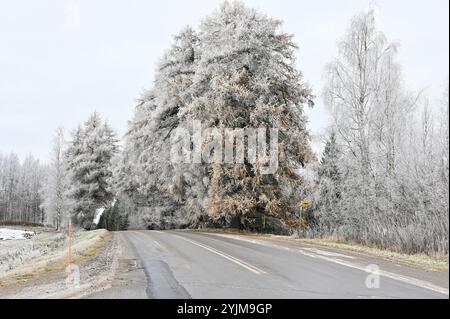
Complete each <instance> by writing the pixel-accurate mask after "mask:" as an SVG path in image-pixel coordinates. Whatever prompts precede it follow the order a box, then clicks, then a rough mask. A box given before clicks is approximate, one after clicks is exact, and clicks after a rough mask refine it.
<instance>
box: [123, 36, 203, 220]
mask: <svg viewBox="0 0 450 319" xmlns="http://www.w3.org/2000/svg"><path fill="white" fill-rule="evenodd" d="M197 42H198V39H197V36H196V33H195V31H194V30H193V29H192V28H190V27H187V28H185V29H184V30H183V31H182V32H180V33H179V34H178V35H176V36H175V37H174V43H173V45H172V47H171V48H170V49H169V50H168V51H167V52H166V53H165V55H164V57H163V58H162V59H161V61H160V63H159V65H158V69H157V72H156V77H155V81H154V87H153V88H152V89H151V90H148V91H146V92H145V93H144V94H143V95H142V97H141V99H140V101H139V105H138V106H137V107H136V111H135V116H134V119H133V120H132V121H131V122H130V123H129V129H128V132H127V135H126V140H125V145H124V151H123V154H122V155H121V160H120V162H121V163H119V165H118V166H117V168H116V170H117V174H115V181H116V182H115V183H116V185H117V186H119V188H120V191H121V193H126V194H127V196H128V197H131V198H133V200H134V201H135V203H136V204H137V205H138V206H139V207H142V209H140V215H141V219H142V220H143V222H144V223H145V224H147V225H149V224H153V223H154V222H153V220H155V219H156V220H158V221H160V222H161V223H163V224H166V225H167V226H168V227H171V226H172V227H177V226H180V225H182V224H185V223H186V217H187V216H186V213H185V211H184V210H183V207H182V206H183V204H184V203H185V201H186V200H187V201H189V200H190V197H186V196H184V195H185V194H183V187H182V184H183V182H182V180H183V176H182V174H181V173H180V167H175V166H174V165H173V163H172V162H171V160H170V150H171V145H170V135H171V133H172V132H173V131H174V130H175V129H176V128H177V127H179V126H182V125H183V124H182V119H181V118H180V116H179V113H180V110H181V109H182V108H184V107H185V106H186V105H187V104H188V103H190V100H191V98H190V94H189V88H190V86H191V84H192V78H193V75H194V72H195V63H196V46H197ZM177 186H179V187H177ZM155 216H156V217H155ZM157 223H158V222H157Z"/></svg>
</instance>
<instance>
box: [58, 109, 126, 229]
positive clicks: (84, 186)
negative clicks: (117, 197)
mask: <svg viewBox="0 0 450 319" xmlns="http://www.w3.org/2000/svg"><path fill="white" fill-rule="evenodd" d="M116 152H117V141H116V138H115V134H114V132H113V130H112V129H111V128H110V127H109V125H108V124H107V123H106V122H104V121H103V120H102V119H101V118H100V116H99V114H98V113H94V114H93V115H92V116H91V117H90V118H89V119H88V121H87V122H85V123H84V125H83V126H82V127H78V128H77V130H75V132H74V133H73V139H72V142H71V145H70V146H69V148H68V150H67V152H66V158H67V163H68V170H69V173H70V177H71V183H72V187H71V191H70V196H71V198H72V199H73V202H74V206H73V208H72V215H73V217H74V221H75V222H76V223H78V224H79V225H80V226H82V227H85V228H90V227H91V224H92V221H93V218H94V215H95V211H96V209H98V208H100V207H104V206H107V205H108V204H109V203H110V202H111V201H112V199H113V197H114V195H113V192H112V190H111V188H110V179H111V177H112V165H111V161H112V158H113V156H114V154H115V153H116Z"/></svg>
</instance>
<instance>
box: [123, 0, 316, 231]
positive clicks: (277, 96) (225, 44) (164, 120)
mask: <svg viewBox="0 0 450 319" xmlns="http://www.w3.org/2000/svg"><path fill="white" fill-rule="evenodd" d="M280 27H281V22H280V21H278V20H274V19H271V18H269V17H267V16H265V15H263V14H261V13H259V12H257V11H256V10H253V9H250V8H247V7H245V6H244V5H243V4H242V3H239V2H236V3H233V4H229V3H228V2H226V3H224V4H223V5H222V6H221V8H220V9H219V10H218V11H216V12H215V13H214V14H213V15H211V16H209V17H207V18H206V19H205V20H204V21H203V22H202V24H201V26H200V28H199V32H198V33H197V32H195V31H194V30H192V29H191V28H186V29H185V30H183V31H182V32H181V33H180V34H178V35H177V36H176V37H175V41H174V44H173V45H172V47H171V48H170V49H169V50H168V51H167V52H166V54H165V55H164V57H163V58H162V60H161V63H160V64H159V66H158V69H157V72H156V76H155V82H154V86H153V87H152V88H151V89H150V90H148V91H146V93H144V94H143V97H142V99H141V101H140V104H139V105H138V107H137V108H136V113H135V117H134V119H133V121H131V122H130V125H129V132H128V134H127V136H126V143H125V146H124V153H123V154H122V156H121V159H120V160H119V162H120V164H119V165H118V166H117V168H116V171H117V172H118V174H116V177H117V178H116V184H117V185H119V186H120V187H121V188H122V190H123V191H127V190H128V193H129V194H132V197H133V198H135V202H136V203H137V204H138V205H139V206H143V208H142V209H141V213H140V214H141V216H143V219H145V220H144V222H145V223H146V224H147V225H149V224H153V223H155V224H158V223H159V226H156V227H166V226H164V225H161V224H167V223H170V222H171V220H172V221H174V220H177V221H176V222H175V223H178V226H180V225H181V224H190V225H197V224H201V223H204V222H207V221H208V220H210V219H213V220H216V221H218V222H220V223H221V224H225V225H228V224H229V223H230V222H231V220H235V221H237V222H238V223H241V222H242V220H241V217H243V216H244V215H246V216H251V217H255V216H256V217H261V216H262V215H272V216H274V217H276V218H279V219H282V220H283V221H287V220H288V219H289V218H288V217H294V215H293V212H294V209H295V208H294V205H295V204H294V203H295V200H296V198H295V197H296V196H295V194H296V189H297V188H298V187H300V185H301V177H300V175H299V174H297V169H298V168H300V167H301V166H302V165H303V164H305V163H306V162H307V161H308V160H310V159H311V158H312V155H311V151H310V149H309V137H308V133H307V131H306V128H305V126H306V118H305V116H304V113H303V108H304V107H305V106H306V105H311V104H312V102H311V99H312V95H311V92H310V90H309V89H308V87H307V86H306V85H305V83H304V82H303V80H302V75H301V73H300V72H299V71H298V70H297V69H296V61H295V50H296V48H297V47H296V45H295V43H294V42H293V41H292V36H291V35H288V34H285V33H283V32H281V31H280ZM194 121H201V124H202V127H203V128H208V129H218V130H219V131H220V132H222V133H223V132H224V131H225V129H242V130H245V129H247V128H267V129H271V128H275V129H278V130H279V135H278V138H277V139H276V140H275V141H273V139H272V142H274V143H275V144H276V145H277V146H280V150H279V154H278V150H277V154H276V155H279V158H280V162H279V163H278V162H277V163H276V165H277V167H278V164H279V167H278V168H279V169H278V170H275V172H273V173H272V174H267V175H264V174H261V171H260V169H259V165H260V164H261V163H262V161H261V162H259V163H253V162H251V161H248V160H247V161H245V162H244V163H237V164H236V165H235V164H223V163H215V164H214V163H210V162H208V161H200V162H198V161H195V160H193V158H191V161H190V162H189V161H187V162H174V161H172V160H171V157H170V155H171V153H170V151H171V147H172V146H174V145H178V144H181V143H183V141H184V137H185V136H183V135H179V134H178V129H180V128H182V129H184V132H189V133H190V134H192V135H193V140H194V141H197V142H198V141H199V140H201V139H202V137H205V136H198V135H195V134H197V133H198V132H195V130H194ZM194 133H195V134H194ZM268 138H269V134H267V136H261V137H260V139H261V140H262V141H261V142H263V141H264V142H269V140H268ZM194 141H192V142H194ZM209 142H210V140H209V139H208V137H206V139H205V140H204V143H203V145H201V144H200V149H206V148H208V147H209ZM261 144H262V143H261ZM193 148H195V149H196V150H197V151H198V148H196V146H193ZM191 150H193V149H191ZM247 150H248V146H247ZM130 163H132V164H130ZM130 173H131V174H130ZM149 203H152V205H151V207H148V206H150V205H149ZM145 206H147V207H145ZM180 213H181V216H178V217H177V216H175V215H177V214H178V215H180ZM183 217H184V218H183ZM169 226H170V225H169Z"/></svg>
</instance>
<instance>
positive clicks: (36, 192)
mask: <svg viewBox="0 0 450 319" xmlns="http://www.w3.org/2000/svg"><path fill="white" fill-rule="evenodd" d="M44 174H45V167H44V166H43V165H42V164H41V163H40V162H39V161H38V160H36V159H35V158H33V156H31V155H29V156H27V157H26V158H25V159H24V160H23V161H22V162H21V161H20V160H19V157H18V156H17V155H16V154H14V153H11V154H9V155H8V156H2V154H0V221H3V222H19V223H36V224H42V223H43V222H44V212H43V211H42V209H41V207H40V205H41V203H42V196H41V188H42V180H43V178H44Z"/></svg>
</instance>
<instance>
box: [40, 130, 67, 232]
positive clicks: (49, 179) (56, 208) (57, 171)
mask: <svg viewBox="0 0 450 319" xmlns="http://www.w3.org/2000/svg"><path fill="white" fill-rule="evenodd" d="M64 148H65V140H64V129H63V128H58V129H57V130H56V134H55V136H54V139H53V147H52V150H51V154H50V163H49V165H48V168H47V176H46V180H45V185H44V187H43V195H42V196H43V198H44V202H43V203H42V207H43V208H44V211H45V217H46V223H48V224H51V225H53V226H55V227H56V229H57V230H58V231H59V230H60V229H61V228H64V226H65V221H66V219H67V217H68V214H69V205H70V201H69V198H68V191H69V179H68V173H67V168H66V162H65V158H64Z"/></svg>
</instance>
